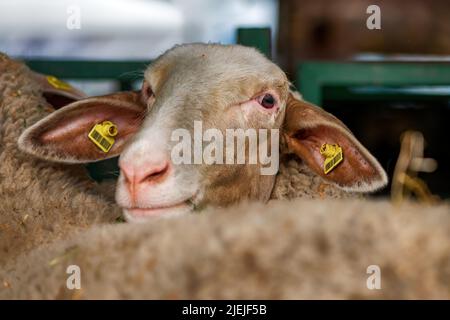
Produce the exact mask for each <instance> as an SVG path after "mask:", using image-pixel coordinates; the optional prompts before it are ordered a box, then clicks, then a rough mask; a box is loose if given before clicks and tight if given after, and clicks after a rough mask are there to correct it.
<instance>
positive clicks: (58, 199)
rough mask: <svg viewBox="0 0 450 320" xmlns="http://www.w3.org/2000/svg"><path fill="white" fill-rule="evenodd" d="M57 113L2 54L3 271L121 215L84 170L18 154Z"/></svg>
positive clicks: (0, 249) (0, 215) (0, 251)
mask: <svg viewBox="0 0 450 320" xmlns="http://www.w3.org/2000/svg"><path fill="white" fill-rule="evenodd" d="M52 111H53V109H52V108H51V106H50V105H49V104H48V103H47V102H46V100H45V99H44V98H43V95H42V91H41V87H40V86H39V84H38V83H37V81H35V80H34V79H33V78H32V77H31V74H30V70H29V69H28V68H27V67H26V66H25V65H23V64H22V63H19V62H16V61H13V60H11V59H9V58H8V57H7V56H6V55H4V54H1V53H0V266H1V265H2V264H3V263H4V262H5V261H8V260H11V259H13V258H14V257H16V256H17V255H18V254H19V253H21V252H24V251H28V250H30V249H32V248H34V247H36V246H37V245H40V244H44V243H48V242H50V241H54V240H57V239H61V238H63V237H65V236H67V235H68V234H70V233H71V232H74V231H77V230H80V229H83V228H86V227H88V226H90V225H92V224H93V223H94V222H106V221H112V220H114V218H116V217H117V216H118V215H120V212H119V209H118V208H116V206H115V205H114V203H113V201H112V199H111V200H108V199H107V198H106V197H103V196H100V195H99V194H98V192H97V191H96V189H97V186H96V184H95V183H94V182H93V181H92V180H91V179H89V178H88V176H87V174H86V171H85V169H84V167H82V166H79V165H71V166H67V165H59V164H52V163H50V162H44V161H40V160H37V159H34V158H33V157H31V156H29V155H26V154H24V153H22V152H21V151H19V150H18V148H17V139H18V137H19V135H20V134H21V133H22V131H23V130H24V129H25V128H26V127H28V126H30V125H31V124H33V123H35V122H36V121H37V120H39V119H41V118H43V117H44V116H46V115H48V114H49V113H50V112H52Z"/></svg>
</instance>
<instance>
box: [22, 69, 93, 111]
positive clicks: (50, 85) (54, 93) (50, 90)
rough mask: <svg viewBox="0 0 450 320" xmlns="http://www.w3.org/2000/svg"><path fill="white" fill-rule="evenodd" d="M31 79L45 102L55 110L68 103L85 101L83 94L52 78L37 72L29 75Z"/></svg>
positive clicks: (85, 96)
mask: <svg viewBox="0 0 450 320" xmlns="http://www.w3.org/2000/svg"><path fill="white" fill-rule="evenodd" d="M31 76H32V78H33V79H34V80H35V81H36V82H37V83H38V84H39V87H40V89H41V91H42V95H43V96H44V98H45V100H47V102H48V103H49V104H50V105H51V106H52V107H53V108H54V109H55V110H57V109H59V108H61V107H63V106H65V105H68V104H69V103H72V102H75V101H78V100H81V99H85V98H87V95H86V94H84V92H82V91H80V90H78V89H76V88H74V87H72V86H71V85H70V84H68V83H67V82H64V81H62V80H60V79H58V78H56V77H54V76H49V75H44V74H41V73H37V72H32V73H31Z"/></svg>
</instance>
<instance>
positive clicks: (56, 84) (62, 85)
mask: <svg viewBox="0 0 450 320" xmlns="http://www.w3.org/2000/svg"><path fill="white" fill-rule="evenodd" d="M47 81H48V83H50V84H51V85H52V87H53V88H56V89H60V90H70V89H71V88H72V87H71V86H70V84H68V83H67V82H64V81H62V80H59V79H58V78H56V77H54V76H47Z"/></svg>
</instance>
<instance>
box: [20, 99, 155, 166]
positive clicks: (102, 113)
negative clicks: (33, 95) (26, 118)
mask: <svg viewBox="0 0 450 320" xmlns="http://www.w3.org/2000/svg"><path fill="white" fill-rule="evenodd" d="M145 112H146V105H145V104H144V103H143V102H142V100H141V95H140V92H137V91H136V92H134V91H130V92H120V93H115V94H112V95H107V96H101V97H92V98H87V99H84V100H80V101H77V102H73V103H71V104H69V105H67V106H65V107H63V108H61V109H59V110H57V111H55V112H53V113H51V114H50V115H48V116H47V117H45V118H43V119H42V120H40V121H38V122H37V123H35V124H34V125H33V126H31V127H29V128H28V129H26V130H25V131H24V132H23V133H22V135H21V136H20V137H19V141H18V143H19V148H20V149H21V150H22V151H25V152H27V153H29V154H32V155H34V156H36V157H38V158H41V159H46V160H51V161H56V162H66V163H83V162H94V161H99V160H102V159H107V158H111V157H114V156H117V155H119V154H120V152H121V151H122V149H123V147H124V145H125V143H126V142H127V140H128V139H129V138H131V137H132V136H133V135H134V134H135V133H136V132H137V131H138V130H139V128H140V125H141V123H142V121H143V119H144V117H145ZM104 121H110V122H112V123H113V124H115V125H116V127H117V134H116V135H115V136H114V137H113V138H114V143H113V145H112V147H111V149H110V150H109V151H107V152H104V151H103V150H102V149H101V148H100V147H98V146H97V145H96V144H95V143H94V142H93V141H92V140H91V139H90V138H89V136H88V135H89V133H90V131H91V130H92V128H93V127H94V126H95V125H97V124H102V123H103V122H104Z"/></svg>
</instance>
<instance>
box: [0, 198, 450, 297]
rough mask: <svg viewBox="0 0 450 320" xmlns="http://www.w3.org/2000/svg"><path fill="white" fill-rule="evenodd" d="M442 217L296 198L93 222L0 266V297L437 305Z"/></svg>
mask: <svg viewBox="0 0 450 320" xmlns="http://www.w3.org/2000/svg"><path fill="white" fill-rule="evenodd" d="M449 213H450V207H449V205H448V203H447V204H444V205H439V206H425V205H418V204H414V203H405V204H404V205H403V206H395V205H393V204H391V203H389V202H387V201H368V200H358V199H356V200H355V199H344V200H343V199H338V200H333V199H328V200H323V201H315V200H309V199H297V200H292V201H280V200H274V201H271V202H269V204H262V203H241V204H239V205H237V206H232V207H229V208H224V209H220V210H219V209H214V208H209V209H206V210H205V211H203V212H202V213H199V214H192V215H185V216H182V217H179V218H178V219H159V220H150V221H147V222H145V223H144V224H127V223H122V224H115V225H103V226H98V225H97V226H93V227H92V228H91V229H90V230H87V231H84V232H83V233H82V234H80V235H77V236H75V237H72V238H71V239H69V240H66V241H62V242H57V243H55V244H53V245H52V246H50V247H45V248H38V249H36V250H34V251H33V252H31V253H29V254H26V255H24V256H21V257H20V259H19V260H18V261H17V262H16V263H15V264H11V265H8V266H7V268H6V269H5V270H8V271H4V272H1V271H0V281H3V287H2V286H0V299H330V298H334V299H379V298H387V299H419V298H425V299H449V298H450V282H449V281H450V280H449V279H450V214H449ZM70 266H78V267H79V268H80V273H79V275H80V285H81V288H80V289H73V290H71V289H69V288H68V287H67V280H68V279H69V277H70V276H71V275H72V274H73V273H71V272H69V273H67V271H68V270H69V271H70V270H71V269H68V268H69V267H70ZM377 267H379V270H380V271H381V273H379V276H380V277H381V278H380V279H381V282H380V284H381V288H379V289H376V288H375V289H374V288H373V287H372V286H371V285H373V284H374V283H373V282H371V279H370V278H371V277H372V276H373V275H374V274H373V271H372V270H374V268H377ZM369 288H371V289H373V290H371V289H369Z"/></svg>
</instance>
